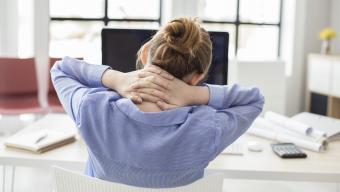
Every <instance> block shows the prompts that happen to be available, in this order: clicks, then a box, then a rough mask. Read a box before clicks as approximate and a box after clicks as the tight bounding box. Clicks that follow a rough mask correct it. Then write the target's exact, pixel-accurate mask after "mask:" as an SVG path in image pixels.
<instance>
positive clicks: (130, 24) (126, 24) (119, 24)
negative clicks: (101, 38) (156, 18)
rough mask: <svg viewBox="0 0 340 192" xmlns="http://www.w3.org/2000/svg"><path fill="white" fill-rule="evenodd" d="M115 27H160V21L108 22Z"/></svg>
mask: <svg viewBox="0 0 340 192" xmlns="http://www.w3.org/2000/svg"><path fill="white" fill-rule="evenodd" d="M108 26H109V27H113V28H137V29H156V30H157V29H158V27H159V24H158V22H120V21H119V22H117V21H111V22H109V24H108Z"/></svg>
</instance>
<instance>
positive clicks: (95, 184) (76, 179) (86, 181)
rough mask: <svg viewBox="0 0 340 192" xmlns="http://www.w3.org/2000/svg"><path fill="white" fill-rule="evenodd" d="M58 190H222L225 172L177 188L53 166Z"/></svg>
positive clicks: (60, 191)
mask: <svg viewBox="0 0 340 192" xmlns="http://www.w3.org/2000/svg"><path fill="white" fill-rule="evenodd" d="M53 172H54V178H55V187H56V189H55V190H56V192H95V191H96V192H109V191H110V192H111V191H112V192H208V191H209V192H222V185H223V174H212V175H208V176H205V177H204V178H202V179H199V180H198V181H196V182H194V183H192V184H189V185H186V186H182V187H176V188H163V189H152V188H141V187H134V186H128V185H124V184H120V183H113V182H109V181H104V180H100V179H97V178H93V177H89V176H86V175H82V174H79V173H75V172H72V171H69V170H66V169H63V168H60V167H53Z"/></svg>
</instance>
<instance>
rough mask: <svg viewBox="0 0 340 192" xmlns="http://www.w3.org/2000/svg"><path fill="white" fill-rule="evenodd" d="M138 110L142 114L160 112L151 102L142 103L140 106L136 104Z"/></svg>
mask: <svg viewBox="0 0 340 192" xmlns="http://www.w3.org/2000/svg"><path fill="white" fill-rule="evenodd" d="M137 107H138V108H139V110H141V111H143V112H160V111H162V110H161V109H160V108H159V107H158V106H157V105H156V104H155V103H152V102H146V101H145V102H143V103H141V104H137Z"/></svg>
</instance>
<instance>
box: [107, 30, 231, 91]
mask: <svg viewBox="0 0 340 192" xmlns="http://www.w3.org/2000/svg"><path fill="white" fill-rule="evenodd" d="M155 33H156V30H148V29H111V28H104V29H103V30H102V34H101V35H102V63H103V64H104V65H109V66H111V67H112V68H113V69H115V70H118V71H122V72H130V71H134V70H136V53H137V51H138V50H139V48H140V47H141V46H142V45H143V44H144V43H145V42H147V41H148V40H150V39H151V37H152V36H153V35H154V34H155ZM209 34H210V38H211V40H212V43H213V51H212V52H213V57H212V63H211V66H210V70H209V73H208V78H207V80H206V83H209V84H219V85H226V84H227V79H228V45H229V34H228V32H209Z"/></svg>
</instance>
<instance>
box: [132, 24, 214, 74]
mask: <svg viewBox="0 0 340 192" xmlns="http://www.w3.org/2000/svg"><path fill="white" fill-rule="evenodd" d="M148 43H149V59H150V61H149V62H150V63H151V64H153V65H157V66H159V67H160V68H162V69H164V70H166V71H167V72H169V73H170V74H172V75H173V76H175V77H177V78H179V79H183V77H185V76H186V75H188V74H191V73H198V74H204V75H206V73H207V72H208V69H209V66H210V63H211V57H212V43H211V40H210V36H209V34H208V32H207V31H205V30H204V29H203V28H201V26H200V23H199V22H198V21H197V20H196V19H190V18H177V19H174V20H172V21H170V22H169V23H168V24H167V25H165V26H164V27H163V28H162V29H160V30H159V31H158V32H157V33H156V34H155V35H154V36H153V37H152V39H151V40H150V41H149V42H148ZM140 57H141V50H140V51H139V53H138V57H137V68H140V67H141V65H140V62H141V58H140Z"/></svg>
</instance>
